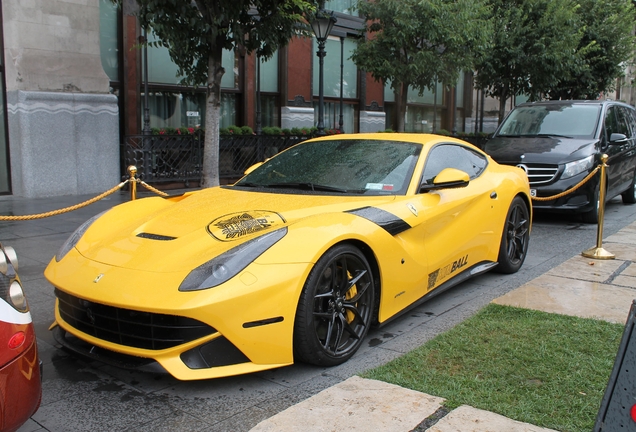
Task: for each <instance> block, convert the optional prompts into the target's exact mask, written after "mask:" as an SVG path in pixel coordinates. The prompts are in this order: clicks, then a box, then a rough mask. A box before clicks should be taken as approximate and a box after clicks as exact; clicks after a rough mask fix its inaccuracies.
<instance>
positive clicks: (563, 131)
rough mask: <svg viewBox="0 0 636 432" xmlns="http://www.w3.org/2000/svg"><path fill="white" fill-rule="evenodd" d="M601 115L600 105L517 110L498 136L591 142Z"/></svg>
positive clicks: (522, 107) (534, 107) (550, 106)
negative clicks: (548, 136) (565, 137)
mask: <svg viewBox="0 0 636 432" xmlns="http://www.w3.org/2000/svg"><path fill="white" fill-rule="evenodd" d="M600 111H601V105H600V104H599V105H588V104H575V103H571V104H570V103H567V104H538V105H530V106H518V107H516V108H515V109H514V110H513V111H512V113H510V115H509V116H508V117H506V119H505V120H504V122H503V124H502V125H501V129H500V130H499V132H498V134H497V135H498V136H506V135H524V136H528V135H529V136H535V135H564V136H572V137H575V136H576V137H586V138H590V137H592V136H594V134H595V132H596V125H597V123H598V118H599V114H600ZM612 115H613V114H612Z"/></svg>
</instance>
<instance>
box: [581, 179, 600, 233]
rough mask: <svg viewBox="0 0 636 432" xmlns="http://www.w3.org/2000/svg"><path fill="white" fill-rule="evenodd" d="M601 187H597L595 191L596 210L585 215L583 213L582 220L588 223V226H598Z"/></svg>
mask: <svg viewBox="0 0 636 432" xmlns="http://www.w3.org/2000/svg"><path fill="white" fill-rule="evenodd" d="M599 199H600V197H599V186H598V185H597V186H596V189H595V190H594V202H595V203H596V205H595V206H594V208H593V209H592V210H588V211H586V212H585V213H581V219H582V220H583V222H585V223H588V224H597V223H598V209H599V205H600V203H599Z"/></svg>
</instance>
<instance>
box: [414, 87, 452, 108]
mask: <svg viewBox="0 0 636 432" xmlns="http://www.w3.org/2000/svg"><path fill="white" fill-rule="evenodd" d="M407 103H422V104H430V105H433V104H434V103H435V92H434V91H433V90H432V89H426V90H424V93H422V95H421V96H420V94H419V92H418V91H417V90H415V89H414V88H413V87H409V92H408V94H407ZM443 103H444V86H443V85H442V83H437V104H438V105H443Z"/></svg>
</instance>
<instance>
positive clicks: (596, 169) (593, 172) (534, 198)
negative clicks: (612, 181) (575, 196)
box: [531, 165, 601, 201]
mask: <svg viewBox="0 0 636 432" xmlns="http://www.w3.org/2000/svg"><path fill="white" fill-rule="evenodd" d="M599 169H601V165H599V166H597V167H596V168H594V171H592V172H591V173H589V174H588V175H587V176H586V177H585V178H584V179H583V180H581V181H580V182H579V183H578V184H577V185H575V186H574V187H573V188H572V189H568V190H566V191H565V192H561V193H559V194H556V195H552V196H548V197H531V198H532V201H552V200H555V199H558V198H561V197H564V196H566V195H568V194H571V193H572V192H574V191H575V190H577V189H578V188H580V187H581V186H583V185H584V184H585V183H587V182H588V181H589V180H590V179H591V178H592V177H594V176H595V175H596V173H597V172H598V170H599Z"/></svg>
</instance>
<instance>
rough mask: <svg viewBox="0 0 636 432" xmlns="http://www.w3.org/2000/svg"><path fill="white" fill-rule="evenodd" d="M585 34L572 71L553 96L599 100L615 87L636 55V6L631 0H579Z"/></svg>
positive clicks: (553, 92) (559, 84) (579, 11)
mask: <svg viewBox="0 0 636 432" xmlns="http://www.w3.org/2000/svg"><path fill="white" fill-rule="evenodd" d="M579 5H580V7H579V8H578V9H577V15H578V17H579V21H580V22H579V26H580V28H581V31H582V37H581V40H580V41H579V45H578V47H577V50H576V62H575V64H574V67H573V68H572V69H571V71H570V73H569V74H568V75H567V76H566V77H565V78H564V79H562V80H560V82H558V83H557V84H555V85H554V86H552V88H550V90H549V91H547V92H546V95H547V96H548V97H549V98H550V99H597V98H598V97H599V96H600V95H601V93H603V92H606V91H609V90H613V89H614V88H615V83H616V80H617V79H618V78H620V77H622V76H623V75H624V73H625V66H626V65H627V63H628V62H629V61H630V60H631V59H632V57H633V55H634V49H635V48H636V46H635V44H634V35H633V29H634V21H635V20H636V8H634V6H633V4H632V1H631V0H579Z"/></svg>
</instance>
